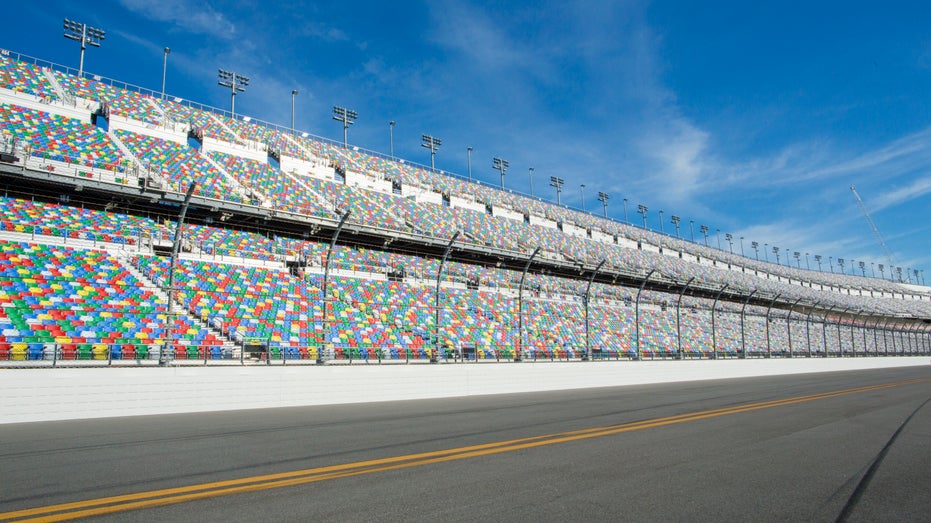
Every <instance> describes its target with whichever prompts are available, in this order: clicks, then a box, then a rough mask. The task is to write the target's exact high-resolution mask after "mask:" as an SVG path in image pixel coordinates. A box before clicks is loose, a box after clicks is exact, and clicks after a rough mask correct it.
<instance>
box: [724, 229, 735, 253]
mask: <svg viewBox="0 0 931 523" xmlns="http://www.w3.org/2000/svg"><path fill="white" fill-rule="evenodd" d="M724 239H725V240H727V245H728V249H730V251H731V254H734V235H733V234H731V233H726V234H725V235H724Z"/></svg>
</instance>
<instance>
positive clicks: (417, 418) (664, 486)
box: [0, 366, 931, 521]
mask: <svg viewBox="0 0 931 523" xmlns="http://www.w3.org/2000/svg"><path fill="white" fill-rule="evenodd" d="M876 385H880V386H881V385H888V386H883V387H872V386H876ZM837 392H843V393H842V394H832V393H837ZM929 398H931V366H928V367H914V368H903V369H890V370H878V371H858V372H842V373H826V374H809V375H800V376H780V377H772V378H753V379H740V380H717V381H706V382H691V383H674V384H663V385H650V386H636V387H620V388H606V389H589V390H579V391H568V392H567V391H564V392H548V393H532V394H513V395H504V396H487V397H473V398H463V399H453V400H450V399H444V400H422V401H409V402H394V403H381V404H359V405H348V406H347V405H342V406H337V407H308V408H290V409H275V410H265V411H237V412H223V413H210V414H196V415H171V416H152V417H132V418H115V419H104V420H89V421H70V422H48V423H30V424H21V425H5V426H0V441H2V442H3V443H4V445H3V447H2V450H0V520H5V518H9V517H10V516H12V515H13V514H11V512H14V511H21V510H24V509H32V508H41V507H48V506H52V505H58V504H63V503H72V502H82V501H85V500H91V502H89V503H85V504H80V505H78V506H76V507H72V508H67V507H59V508H58V509H55V511H47V510H45V509H43V510H40V511H36V512H33V513H31V515H30V513H28V512H27V513H20V515H19V516H18V517H17V518H15V519H23V518H28V517H49V516H53V515H61V516H62V518H63V519H68V518H72V517H74V516H78V515H81V514H85V515H90V516H92V517H95V518H97V519H98V520H101V521H191V520H197V519H200V520H209V521H215V520H222V521H270V520H274V521H289V520H290V521H321V520H328V521H334V520H339V521H396V520H422V521H428V520H429V521H437V520H443V521H462V520H524V521H533V520H538V521H578V520H593V519H598V520H606V519H611V520H629V521H643V520H654V521H660V520H661V521H669V520H709V519H714V520H716V521H746V520H812V521H834V520H835V519H836V518H837V517H838V515H840V514H841V513H842V512H843V511H844V509H845V506H846V507H847V510H848V511H849V515H850V520H851V521H876V520H897V521H903V520H907V521H921V520H927V518H928V512H927V510H928V507H929V506H931V491H929V489H928V485H931V402H928V400H929ZM25 399H26V398H24V400H25ZM776 400H788V401H785V402H780V403H775V404H773V403H764V402H773V401H776ZM114 401H119V398H114ZM740 406H749V407H740ZM750 407H752V409H753V410H748V408H750ZM714 409H723V410H714ZM682 415H684V416H682ZM910 417H911V418H910ZM906 420H908V422H907V423H905V422H906ZM903 424H904V426H903ZM900 428H901V431H900V432H899V433H898V435H897V436H896V437H895V438H894V441H893V442H892V443H891V444H890V443H889V442H890V439H891V438H893V436H894V435H895V434H896V431H897V430H899V429H900ZM527 438H532V439H527ZM884 448H885V449H886V452H885V453H883V449H884ZM436 451H448V452H436ZM399 456H406V457H403V458H398V457H399ZM878 456H881V459H880V460H879V461H878V464H877V465H876V466H874V467H873V469H872V471H871V472H868V471H870V468H871V465H873V464H874V463H877V457H878ZM360 462H366V463H360ZM280 473H290V474H284V475H280ZM270 474H279V475H278V476H275V477H265V476H267V475H270ZM865 475H866V476H868V481H863V478H864V476H865ZM259 476H263V477H259ZM243 478H248V479H245V480H243ZM229 480H242V481H239V482H234V484H232V485H231V484H229V483H221V482H224V481H226V482H229ZM288 482H291V483H293V484H290V485H289V486H279V485H281V484H282V483H285V484H287V483H288ZM193 485H200V486H199V487H192V486H193ZM858 485H859V486H860V488H859V490H857V487H858ZM169 488H177V490H176V491H175V492H173V493H168V492H161V493H155V494H153V493H152V491H156V490H159V489H169ZM855 491H857V492H858V494H857V495H856V496H855V497H856V499H855V500H854V501H853V502H851V501H850V500H851V496H852V495H853V494H854V493H855ZM130 493H144V494H142V495H140V496H138V499H135V500H127V499H125V498H115V499H111V500H109V501H106V502H101V501H99V500H100V499H101V498H108V497H114V496H121V495H124V494H130ZM198 496H202V499H193V500H189V499H191V498H197V497H198ZM153 500H155V501H153ZM159 500H161V501H159ZM178 500H184V501H183V502H177V501H178ZM166 501H170V502H171V503H170V504H165V505H163V506H154V507H152V506H148V505H154V504H158V503H166ZM127 503H142V504H143V507H144V508H139V509H136V510H127V508H128V507H129V506H132V505H126V504H127ZM107 507H111V508H107ZM107 510H112V511H113V512H112V513H109V514H106V513H105V512H107ZM81 511H84V512H81Z"/></svg>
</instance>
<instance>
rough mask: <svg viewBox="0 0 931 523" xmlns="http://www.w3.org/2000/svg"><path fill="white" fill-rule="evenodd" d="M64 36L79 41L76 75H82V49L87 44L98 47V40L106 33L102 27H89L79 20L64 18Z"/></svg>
mask: <svg viewBox="0 0 931 523" xmlns="http://www.w3.org/2000/svg"><path fill="white" fill-rule="evenodd" d="M64 25H65V38H68V39H69V40H77V41H78V42H81V62H80V65H78V76H83V75H84V49H86V48H87V46H89V45H90V46H93V47H100V41H101V40H103V39H104V38H105V37H106V36H107V33H106V31H104V30H103V29H97V28H96V27H90V26H88V25H87V24H84V23H81V22H75V21H74V20H68V19H67V18H65V23H64Z"/></svg>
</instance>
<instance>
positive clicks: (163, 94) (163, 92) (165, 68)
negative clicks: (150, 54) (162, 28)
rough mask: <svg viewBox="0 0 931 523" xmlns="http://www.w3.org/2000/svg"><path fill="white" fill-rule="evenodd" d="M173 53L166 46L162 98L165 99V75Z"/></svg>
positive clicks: (163, 63)
mask: <svg viewBox="0 0 931 523" xmlns="http://www.w3.org/2000/svg"><path fill="white" fill-rule="evenodd" d="M169 54H171V49H169V48H167V47H166V48H165V58H164V60H163V61H162V100H164V99H165V75H166V73H167V72H168V55H169Z"/></svg>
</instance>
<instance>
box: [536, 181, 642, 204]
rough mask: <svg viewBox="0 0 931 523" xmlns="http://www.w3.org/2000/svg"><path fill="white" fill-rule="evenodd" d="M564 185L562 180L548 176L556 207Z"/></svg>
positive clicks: (560, 202)
mask: <svg viewBox="0 0 931 523" xmlns="http://www.w3.org/2000/svg"><path fill="white" fill-rule="evenodd" d="M564 183H565V180H563V179H562V178H558V177H556V176H550V187H553V188H555V189H556V205H562V201H561V200H560V199H559V194H560V193H562V185H563V184H564ZM625 201H626V200H625Z"/></svg>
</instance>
